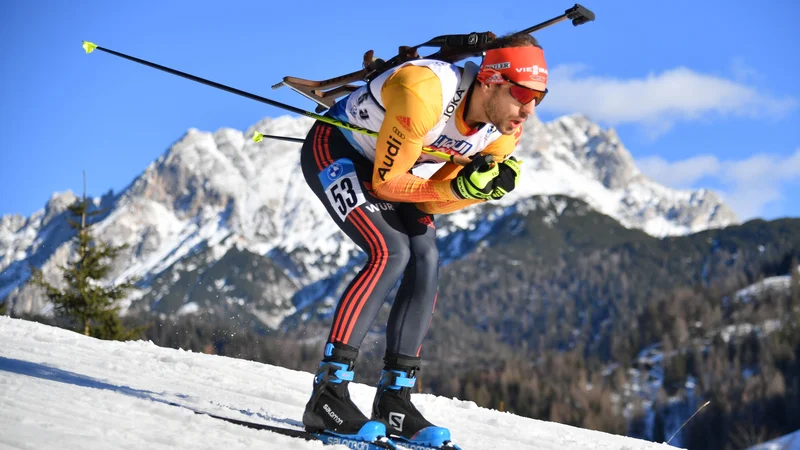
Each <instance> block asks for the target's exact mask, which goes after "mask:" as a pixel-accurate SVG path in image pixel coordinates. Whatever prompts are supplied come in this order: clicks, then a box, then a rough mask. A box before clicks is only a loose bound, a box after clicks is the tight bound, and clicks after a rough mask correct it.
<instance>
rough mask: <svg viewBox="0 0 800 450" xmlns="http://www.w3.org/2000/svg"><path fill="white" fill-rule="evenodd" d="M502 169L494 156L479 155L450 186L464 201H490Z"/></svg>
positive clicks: (462, 170)
mask: <svg viewBox="0 0 800 450" xmlns="http://www.w3.org/2000/svg"><path fill="white" fill-rule="evenodd" d="M498 175H500V167H499V166H498V164H497V163H495V162H494V157H493V156H492V155H478V156H476V157H475V158H474V159H473V160H472V162H471V163H469V164H467V165H466V166H464V168H463V169H461V172H459V173H458V175H457V176H456V177H455V178H453V181H451V182H450V186H451V187H452V188H453V191H454V192H455V193H456V195H458V196H460V197H461V198H462V199H473V200H489V199H490V198H491V195H492V191H493V190H494V180H495V178H496V177H497V176H498Z"/></svg>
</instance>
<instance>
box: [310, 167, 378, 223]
mask: <svg viewBox="0 0 800 450" xmlns="http://www.w3.org/2000/svg"><path fill="white" fill-rule="evenodd" d="M319 181H320V182H321V183H322V189H324V190H325V195H327V196H328V202H330V204H331V206H333V209H335V210H336V213H337V214H339V219H341V220H342V222H344V220H345V218H346V217H347V215H348V214H350V211H352V210H354V209H355V208H356V207H358V205H360V204H362V203H364V202H366V201H367V200H366V199H365V198H364V194H363V193H362V192H361V183H359V182H358V177H357V176H356V168H355V166H353V162H352V161H350V160H349V159H347V158H342V159H337V160H336V161H334V162H333V164H331V165H330V166H328V167H326V168H325V170H323V171H322V172H320V173H319Z"/></svg>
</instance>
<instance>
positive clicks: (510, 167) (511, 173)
mask: <svg viewBox="0 0 800 450" xmlns="http://www.w3.org/2000/svg"><path fill="white" fill-rule="evenodd" d="M520 164H522V161H517V158H514V157H513V156H511V157H509V158H507V159H505V160H504V161H502V162H501V163H500V164H498V166H500V174H499V175H498V176H497V178H495V180H494V189H492V194H491V197H492V200H500V199H501V198H503V196H504V195H506V194H508V193H509V192H511V191H513V190H514V188H515V187H517V182H518V180H519V173H520Z"/></svg>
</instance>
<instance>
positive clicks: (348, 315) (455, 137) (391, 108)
mask: <svg viewBox="0 0 800 450" xmlns="http://www.w3.org/2000/svg"><path fill="white" fill-rule="evenodd" d="M546 85H547V66H546V63H545V59H544V53H543V51H542V49H541V47H540V46H539V45H538V43H537V41H536V39H535V38H533V37H532V36H530V35H529V34H522V33H518V34H512V35H508V36H504V37H501V38H497V39H495V40H493V41H491V42H490V43H489V44H488V46H487V48H486V50H485V53H484V58H483V61H482V63H481V65H480V67H478V66H476V65H475V64H469V63H468V64H467V65H466V66H465V67H463V68H461V67H458V66H456V65H453V64H450V63H447V62H442V61H436V60H426V59H420V60H414V61H409V62H407V63H405V64H402V65H400V66H398V67H395V68H392V69H390V70H388V71H386V72H385V73H383V74H381V75H380V76H378V77H377V78H375V79H374V80H372V81H371V82H370V83H368V84H366V85H364V86H362V87H360V88H359V89H358V90H356V91H355V92H353V93H352V94H350V95H349V96H348V97H346V98H344V99H342V100H341V101H339V102H337V103H336V104H335V105H334V106H333V107H332V108H331V109H330V110H329V111H328V113H327V115H329V116H331V117H333V118H335V119H338V120H342V121H346V122H350V123H352V124H355V125H358V126H361V127H364V128H367V129H373V130H375V129H377V130H379V132H378V137H377V139H376V138H375V137H371V136H368V135H363V134H357V133H353V132H350V131H348V130H346V129H340V128H336V127H333V126H331V125H328V124H325V123H322V122H316V123H315V124H314V125H313V127H312V128H311V130H310V131H309V134H308V136H307V137H306V139H305V143H304V144H303V148H302V156H301V164H302V168H303V175H304V177H305V179H306V181H307V182H308V184H309V186H310V187H311V189H312V190H313V191H314V193H315V194H316V195H317V197H319V199H320V200H321V201H322V203H323V204H324V205H325V208H326V209H327V211H328V213H329V214H330V215H331V217H332V218H333V220H334V221H335V222H336V224H337V225H338V226H339V227H340V228H341V230H342V231H343V232H344V233H345V234H347V235H348V236H349V237H350V238H351V239H352V240H353V241H354V242H355V243H356V244H357V245H359V246H360V248H361V249H362V250H363V251H364V252H366V254H367V255H368V261H367V263H366V265H365V266H364V268H363V269H362V270H361V271H360V272H359V273H358V274H357V275H356V276H355V278H354V279H353V280H352V281H351V282H350V284H349V285H348V286H347V288H346V289H345V291H344V293H343V294H342V297H341V298H340V300H339V303H338V304H337V307H336V311H335V314H334V316H333V323H332V326H331V330H330V334H329V336H328V340H327V344H326V345H325V349H324V355H323V359H322V361H321V363H320V365H319V369H318V370H317V372H316V375H315V377H314V383H313V392H312V395H311V398H310V399H309V401H308V404H307V405H306V410H305V413H304V415H303V424H304V425H305V427H306V429H307V430H308V431H322V430H325V431H327V432H331V433H335V434H339V435H342V436H347V437H350V438H355V439H362V440H367V441H369V440H373V439H374V438H376V437H377V436H381V435H384V436H385V435H387V429H386V427H387V426H388V434H389V435H391V436H393V437H394V438H397V439H400V440H404V441H408V442H412V443H414V444H420V445H424V446H430V447H443V446H447V445H448V444H449V440H450V432H449V430H448V429H446V428H443V427H438V426H435V425H433V424H431V423H430V422H429V421H428V420H426V419H425V418H424V417H423V416H422V414H420V412H419V411H418V410H417V409H416V408H415V407H414V405H413V404H412V403H411V400H410V394H411V390H412V389H413V387H414V386H415V382H416V378H415V373H416V372H417V371H418V370H419V369H420V361H421V358H420V354H421V347H422V342H423V339H424V337H425V334H426V333H427V330H428V326H429V324H430V322H431V318H432V315H433V310H434V307H435V305H436V297H437V284H438V265H439V256H438V252H437V248H436V242H435V238H436V229H435V226H434V221H433V214H441V213H448V212H453V211H456V210H459V209H461V208H464V207H466V206H469V205H473V204H477V203H481V202H485V201H487V200H496V199H499V198H501V197H503V195H505V194H506V193H508V192H510V191H511V190H513V189H514V187H515V186H516V184H517V180H518V178H519V175H520V169H519V163H518V162H517V161H516V160H515V159H514V158H509V155H510V154H511V153H512V151H513V150H514V148H515V147H516V145H517V144H518V142H519V139H520V136H521V135H522V123H523V122H525V120H526V119H527V118H528V117H529V116H530V115H531V114H533V111H534V108H535V106H536V105H538V104H539V103H540V102H541V101H542V99H543V98H544V96H545V94H546V92H547V89H546ZM423 147H428V148H432V149H434V150H437V151H439V152H444V153H447V154H450V155H460V156H465V157H470V158H472V162H471V163H469V164H468V165H466V166H464V167H462V166H459V165H457V164H455V163H454V162H452V161H453V160H454V159H453V158H452V157H451V162H446V163H444V165H443V166H442V167H441V168H439V169H438V170H437V171H436V172H435V173H434V174H433V175H431V176H430V177H429V178H428V179H424V178H421V177H418V176H416V175H414V174H413V173H412V169H413V168H415V167H418V166H420V165H422V164H426V163H435V162H440V161H438V160H435V159H433V158H432V157H430V156H428V155H426V154H424V153H423V152H422V148H423ZM400 277H402V282H401V284H400V287H399V289H398V292H397V296H396V298H395V300H394V303H393V305H392V309H391V312H390V315H389V321H388V324H387V331H386V353H385V357H384V363H385V366H384V369H383V372H382V374H381V377H380V379H379V381H378V384H377V392H376V396H375V400H374V402H373V408H372V413H371V418H368V417H366V416H365V415H364V414H363V413H362V412H361V411H360V410H359V409H358V407H357V406H356V405H355V404H353V402H352V401H351V399H350V396H349V393H348V383H349V382H350V381H352V380H353V369H354V362H355V360H356V358H357V356H358V352H359V347H360V346H361V343H362V340H363V339H364V336H365V335H366V333H367V331H368V330H369V328H370V326H371V324H372V322H373V320H374V319H375V317H376V315H377V314H378V312H379V310H380V308H381V305H382V304H383V302H384V300H385V299H386V296H387V295H388V292H389V291H390V290H391V288H392V287H393V286H394V285H395V283H396V282H397V280H398V279H400Z"/></svg>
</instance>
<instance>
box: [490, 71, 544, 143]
mask: <svg viewBox="0 0 800 450" xmlns="http://www.w3.org/2000/svg"><path fill="white" fill-rule="evenodd" d="M509 89H510V85H509V83H503V84H495V85H490V86H489V90H490V91H489V96H488V99H487V101H486V103H485V104H484V108H485V109H486V116H487V117H488V118H489V122H491V123H492V125H494V126H495V127H496V128H497V131H499V132H500V133H502V134H512V133H514V132H515V131H516V130H517V127H520V126H522V123H523V122H525V120H527V119H528V116H529V115H531V114H533V111H534V109H535V102H533V101H532V102H530V103H527V104H525V105H523V104H522V103H520V102H519V101H517V100H516V99H514V97H512V96H511V93H510V92H509Z"/></svg>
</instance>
